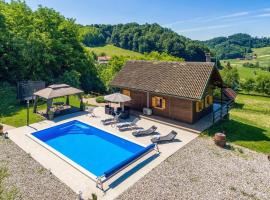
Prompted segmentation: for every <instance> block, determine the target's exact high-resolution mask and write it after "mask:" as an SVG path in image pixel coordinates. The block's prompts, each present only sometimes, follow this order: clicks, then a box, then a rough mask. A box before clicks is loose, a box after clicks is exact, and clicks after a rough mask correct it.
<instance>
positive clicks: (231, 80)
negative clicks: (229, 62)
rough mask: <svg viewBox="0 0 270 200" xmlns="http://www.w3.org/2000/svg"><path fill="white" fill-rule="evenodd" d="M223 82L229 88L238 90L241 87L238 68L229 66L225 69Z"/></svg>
mask: <svg viewBox="0 0 270 200" xmlns="http://www.w3.org/2000/svg"><path fill="white" fill-rule="evenodd" d="M223 81H224V82H225V84H226V85H228V86H229V87H231V88H233V89H237V88H238V85H239V74H238V70H237V68H235V67H228V66H226V67H224V69H223Z"/></svg>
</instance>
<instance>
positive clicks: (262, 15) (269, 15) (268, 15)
mask: <svg viewBox="0 0 270 200" xmlns="http://www.w3.org/2000/svg"><path fill="white" fill-rule="evenodd" d="M255 17H270V13H263V14H260V15H256V16H255Z"/></svg>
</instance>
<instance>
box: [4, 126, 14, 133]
mask: <svg viewBox="0 0 270 200" xmlns="http://www.w3.org/2000/svg"><path fill="white" fill-rule="evenodd" d="M3 125H4V132H6V131H8V130H12V129H14V128H16V127H13V126H9V125H6V124H3Z"/></svg>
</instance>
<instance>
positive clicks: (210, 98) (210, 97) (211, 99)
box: [209, 96, 214, 105]
mask: <svg viewBox="0 0 270 200" xmlns="http://www.w3.org/2000/svg"><path fill="white" fill-rule="evenodd" d="M213 100H214V98H213V96H209V104H210V105H212V104H213Z"/></svg>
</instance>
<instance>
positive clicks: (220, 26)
mask: <svg viewBox="0 0 270 200" xmlns="http://www.w3.org/2000/svg"><path fill="white" fill-rule="evenodd" d="M232 26H235V24H222V25H213V26H201V27H196V28H189V29H182V30H178V31H176V32H177V33H187V32H197V31H203V30H212V29H221V28H228V27H232Z"/></svg>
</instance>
